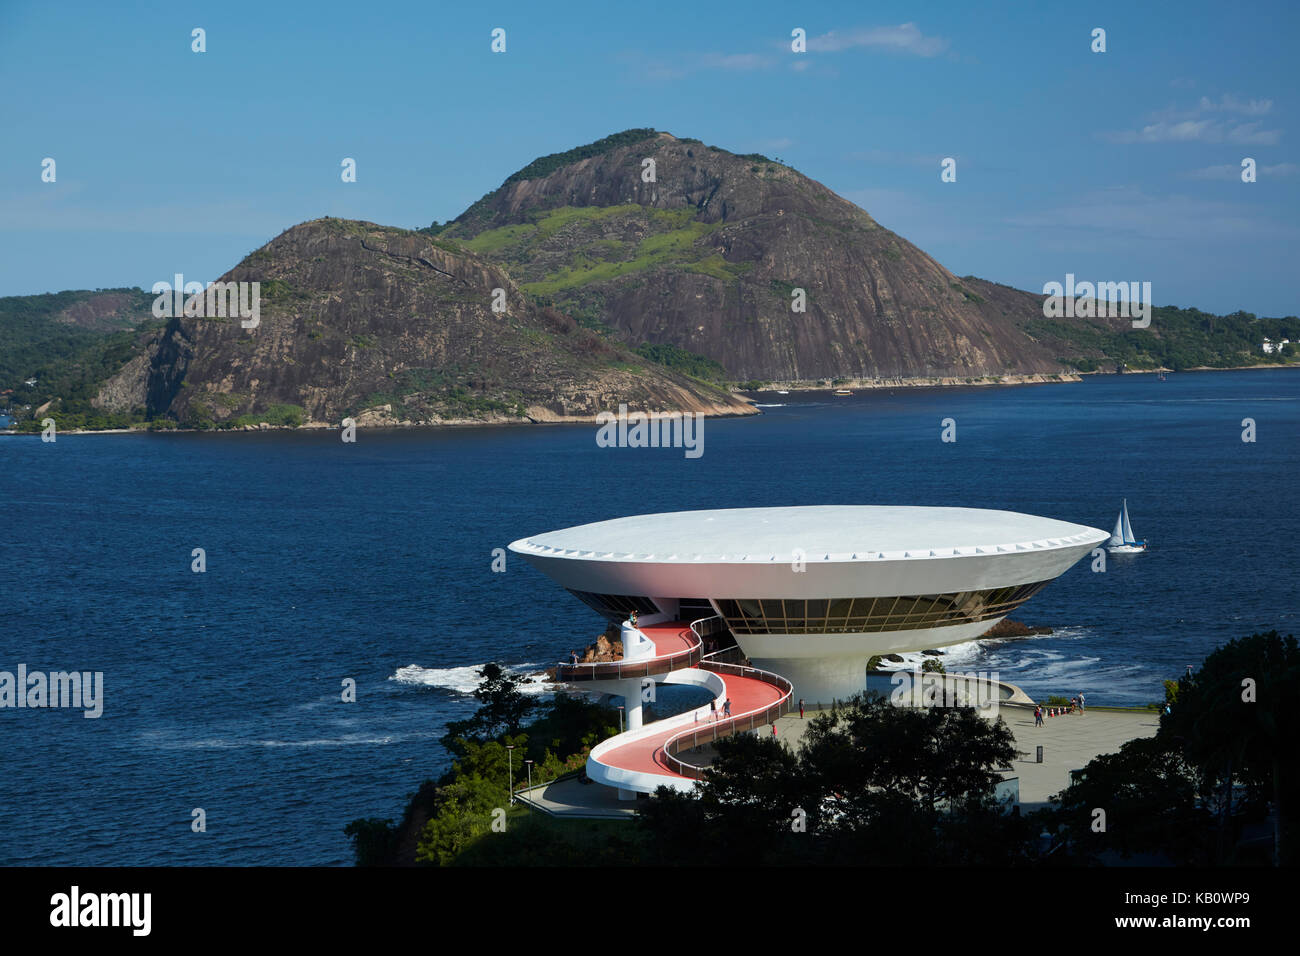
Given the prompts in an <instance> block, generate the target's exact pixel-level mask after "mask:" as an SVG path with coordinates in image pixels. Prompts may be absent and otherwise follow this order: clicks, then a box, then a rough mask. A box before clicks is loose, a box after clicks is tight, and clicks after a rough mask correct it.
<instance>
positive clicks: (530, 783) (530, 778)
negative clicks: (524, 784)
mask: <svg viewBox="0 0 1300 956" xmlns="http://www.w3.org/2000/svg"><path fill="white" fill-rule="evenodd" d="M524 763H526V764H528V789H529V790H530V791H531V790H532V789H533V762H532V761H531V760H525V761H524Z"/></svg>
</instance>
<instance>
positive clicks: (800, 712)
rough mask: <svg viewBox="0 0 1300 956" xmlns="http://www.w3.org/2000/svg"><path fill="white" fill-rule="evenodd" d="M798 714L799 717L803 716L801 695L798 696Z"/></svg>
mask: <svg viewBox="0 0 1300 956" xmlns="http://www.w3.org/2000/svg"><path fill="white" fill-rule="evenodd" d="M799 716H800V717H801V718H802V717H803V698H802V697H800V698H799Z"/></svg>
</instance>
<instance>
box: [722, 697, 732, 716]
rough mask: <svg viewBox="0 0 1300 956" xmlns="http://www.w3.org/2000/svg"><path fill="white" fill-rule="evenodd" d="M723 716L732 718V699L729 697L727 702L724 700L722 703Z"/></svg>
mask: <svg viewBox="0 0 1300 956" xmlns="http://www.w3.org/2000/svg"><path fill="white" fill-rule="evenodd" d="M722 715H723V716H724V717H730V716H731V698H730V697H728V698H727V699H726V700H724V701H723V702H722Z"/></svg>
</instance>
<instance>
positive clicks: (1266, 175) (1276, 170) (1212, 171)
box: [1183, 163, 1300, 182]
mask: <svg viewBox="0 0 1300 956" xmlns="http://www.w3.org/2000/svg"><path fill="white" fill-rule="evenodd" d="M1296 173H1300V166H1297V165H1296V164H1295V163H1277V164H1275V165H1273V166H1260V167H1259V168H1258V169H1257V170H1256V171H1255V174H1256V176H1258V177H1259V178H1260V179H1272V178H1276V177H1279V176H1294V175H1295V174H1296ZM1183 178H1184V179H1219V180H1225V181H1235V182H1240V181H1241V164H1240V163H1237V164H1234V163H1224V164H1223V165H1221V166H1205V167H1203V168H1202V169H1193V170H1190V171H1188V172H1185V173H1183Z"/></svg>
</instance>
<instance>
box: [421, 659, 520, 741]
mask: <svg viewBox="0 0 1300 956" xmlns="http://www.w3.org/2000/svg"><path fill="white" fill-rule="evenodd" d="M478 676H479V677H481V678H482V682H481V683H480V684H479V685H478V687H477V688H475V690H474V699H475V700H477V701H479V703H480V704H482V706H481V707H479V709H478V710H476V711H475V712H474V716H472V717H470V718H469V719H468V720H456V721H452V722H451V723H449V724H447V734H446V735H445V736H444V737H443V738H442V744H443V746H444V747H446V748H447V749H448V750H450V751H451V752H452V753H453V754H456V755H458V756H459V755H461V754H462V753H464V744H463V741H466V740H476V741H480V742H481V741H486V740H492V739H493V738H495V737H498V736H500V735H502V734H517V733H519V728H520V727H521V726H522V725H523V722H524V720H525V719H526V718H527V717H528V715H529V714H530V713H532V712H533V710H534V709H536V707H537V704H536V702H535V701H532V700H529V699H528V698H527V697H526V696H524V694H523V692H522V691H520V690H519V688H520V687H521V686H522V685H524V684H530V683H532V678H530V677H513V676H511V675H510V673H509V672H507V671H506V669H505V668H504V667H502V666H501V665H500V664H498V663H496V662H489V663H487V664H484V665H483V668H482V669H481V670H480V671H479V672H478Z"/></svg>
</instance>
